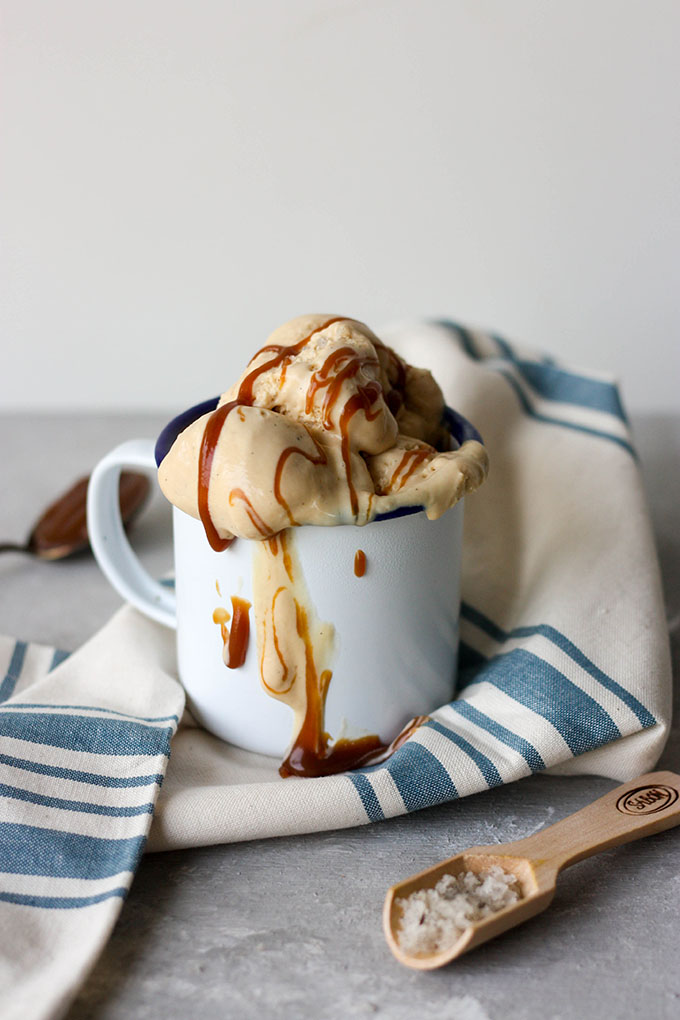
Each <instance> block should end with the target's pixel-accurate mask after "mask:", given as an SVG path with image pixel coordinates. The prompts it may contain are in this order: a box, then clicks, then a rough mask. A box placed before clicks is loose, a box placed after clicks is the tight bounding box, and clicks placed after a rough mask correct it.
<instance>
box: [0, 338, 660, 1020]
mask: <svg viewBox="0 0 680 1020" xmlns="http://www.w3.org/2000/svg"><path fill="white" fill-rule="evenodd" d="M381 335H382V337H383V338H384V339H385V340H386V341H387V342H388V343H391V344H392V345H393V346H394V347H395V348H396V349H397V350H399V351H400V353H402V354H403V355H404V356H405V357H406V358H407V359H408V360H409V361H410V362H412V363H413V364H417V365H422V366H425V367H428V368H430V369H432V371H433V373H434V374H435V376H436V378H437V379H438V381H439V382H440V384H441V385H442V388H443V390H444V393H445V396H446V398H447V402H448V403H449V404H451V405H452V406H454V407H457V408H459V409H460V410H461V411H462V412H463V413H464V414H465V415H466V416H467V417H469V418H470V419H471V420H472V421H473V422H474V423H475V424H476V425H477V426H478V427H479V429H480V431H481V432H482V435H483V436H484V440H485V442H486V445H487V447H488V450H489V455H490V460H491V473H490V476H489V479H488V481H487V482H486V483H485V484H484V486H483V487H482V488H481V489H480V491H479V492H478V493H476V494H475V495H474V496H472V497H468V505H467V507H466V523H465V554H464V563H463V605H462V613H461V659H460V684H459V691H458V695H457V697H456V699H455V700H454V701H453V702H451V703H450V704H448V705H444V706H442V707H441V708H440V709H439V710H438V711H437V712H434V713H433V714H432V715H431V717H430V718H429V721H428V722H426V723H425V724H424V725H423V726H421V727H420V728H419V729H418V730H417V731H416V732H415V733H414V734H413V735H412V736H411V738H410V739H409V740H408V741H407V742H406V743H405V744H404V745H403V746H402V747H401V748H400V749H399V751H397V752H396V754H395V755H394V756H393V757H392V758H391V759H390V760H389V761H387V762H385V763H384V764H383V765H380V766H376V767H373V768H369V769H362V770H360V771H358V772H354V773H351V774H347V775H340V776H331V777H327V778H322V779H310V780H284V781H282V780H280V779H279V777H278V775H277V772H276V765H277V763H276V762H274V761H272V760H271V759H268V758H262V757H259V756H257V755H253V754H249V753H247V752H244V751H240V750H238V749H236V748H232V747H229V746H228V745H225V744H223V743H221V742H220V741H218V740H216V739H215V738H213V737H211V736H210V735H208V734H207V733H205V732H204V731H203V730H201V729H199V728H197V727H196V726H195V725H194V724H193V722H192V720H191V718H190V717H189V716H188V714H187V713H184V714H183V707H184V697H183V693H182V690H181V688H180V686H179V684H178V683H177V681H176V679H175V664H174V648H173V636H172V635H171V634H170V633H169V632H167V631H165V630H164V629H163V628H162V627H160V626H158V625H156V624H154V623H152V622H150V621H148V620H146V619H144V618H142V617H141V616H140V615H139V614H138V613H137V612H136V611H135V610H133V609H131V608H129V607H124V608H123V609H122V610H121V611H120V612H119V613H118V614H117V616H116V617H114V619H113V620H112V621H111V622H110V624H109V625H108V626H107V627H106V628H105V629H104V630H103V631H102V632H100V634H98V635H97V636H96V637H95V638H94V639H93V640H92V641H90V642H89V643H88V644H87V645H86V646H85V647H83V648H82V649H80V650H79V651H78V652H77V653H75V654H74V655H72V656H70V657H68V658H66V659H65V660H64V661H62V659H63V654H62V653H59V652H54V650H53V649H46V648H41V647H37V646H29V647H26V646H25V645H24V644H22V643H21V642H14V641H9V640H5V641H4V642H0V701H1V702H2V704H0V767H1V771H0V812H2V814H1V815H0V939H2V942H3V946H2V949H3V952H2V954H0V957H3V962H0V975H1V980H2V987H3V1017H8V1018H9V1017H11V1018H14V1017H16V1018H19V1017H21V1018H22V1020H27V1018H33V1017H55V1016H59V1015H60V1014H61V1013H62V1012H63V1010H64V1009H65V1008H66V1007H67V1006H68V1003H69V1001H70V999H71V997H72V996H73V994H74V992H75V991H76V990H77V987H78V985H79V983H80V982H81V981H82V980H83V977H84V975H85V974H86V973H87V970H88V968H89V967H90V966H91V965H92V963H93V961H94V959H95V958H96V955H97V953H98V952H99V950H100V949H101V946H102V945H103V943H104V941H105V939H106V937H107V935H108V933H109V931H110V929H111V927H112V925H113V923H114V922H115V917H116V914H117V912H118V910H119V908H120V903H121V900H122V897H123V896H124V895H125V892H126V890H127V888H128V887H129V884H130V882H131V880H132V876H133V874H134V870H135V867H136V865H137V862H138V860H139V857H140V855H141V853H142V851H143V849H144V847H145V846H146V847H147V848H148V849H152V850H165V849H175V848H178V847H187V846H194V845H199V844H208V843H216V842H226V841H234V840H242V839H252V838H259V837H266V836H275V835H283V834H289V833H300V832H309V831H315V830H322V829H332V828H339V827H344V826H351V825H360V824H364V823H367V822H371V821H378V820H380V819H383V818H387V817H391V816H394V815H398V814H403V813H405V812H408V811H415V810H417V809H419V808H423V807H427V806H430V805H434V804H438V803H441V802H443V801H447V800H451V799H453V798H456V797H463V796H468V795H470V794H473V793H478V792H481V791H483V790H486V789H488V788H490V787H492V786H497V785H499V784H502V783H508V782H513V781H514V780H517V779H521V778H522V777H524V776H528V775H530V774H532V773H533V772H540V771H545V770H552V771H553V772H560V773H562V774H575V773H579V772H580V773H595V774H599V775H605V776H609V777H611V778H613V779H619V780H624V779H627V778H631V777H633V776H635V775H636V774H639V773H641V772H645V771H648V770H649V769H651V768H652V767H653V766H654V764H655V762H656V760H657V759H658V757H659V754H660V752H661V750H662V748H663V745H664V743H665V740H666V737H667V734H668V728H669V721H670V694H671V681H670V655H669V643H668V635H667V630H666V625H665V618H664V611H663V602H662V595H661V588H660V581H659V572H658V566H657V561H656V552H655V548H654V542H653V537H652V533H651V528H650V522H649V518H648V513H647V509H646V503H645V497H644V493H643V490H642V483H641V478H640V473H639V467H638V464H637V460H636V455H635V450H634V445H633V441H632V438H631V434H630V429H629V426H628V423H627V422H626V418H625V415H624V412H623V409H622V406H621V401H620V399H619V395H618V391H617V389H616V387H615V386H614V385H613V384H612V383H611V382H610V381H609V380H608V379H605V378H593V377H592V376H589V375H585V374H583V373H581V372H577V371H574V370H571V369H566V368H564V367H562V366H560V365H558V364H556V363H555V362H554V361H553V360H552V359H549V358H546V357H543V356H540V355H539V356H537V355H536V354H534V353H532V352H528V351H525V350H523V349H520V348H517V347H514V346H511V345H510V344H509V343H508V342H507V341H505V340H502V339H501V338H499V337H497V336H494V335H492V334H488V333H484V332H481V331H478V330H469V329H465V328H463V327H461V326H458V325H455V324H454V323H450V322H438V323H415V324H414V323H410V324H404V325H398V326H394V327H391V328H389V329H386V330H383V331H382V333H381ZM3 678H4V679H3ZM179 720H181V722H180V724H179V727H178V721H179ZM176 729H177V732H175V730H176ZM171 741H172V762H171V765H170V767H169V769H168V772H167V775H166V776H165V780H164V781H163V776H164V774H165V770H166V765H167V762H168V754H169V751H170V745H171ZM161 782H163V786H162V789H161ZM152 819H153V820H152ZM3 968H4V970H3ZM7 989H10V991H9V992H8V991H6V990H7Z"/></svg>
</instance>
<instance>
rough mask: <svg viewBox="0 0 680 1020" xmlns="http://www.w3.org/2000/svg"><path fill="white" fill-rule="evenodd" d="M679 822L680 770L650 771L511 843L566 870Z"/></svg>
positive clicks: (515, 849) (517, 850) (542, 861)
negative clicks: (557, 820)
mask: <svg viewBox="0 0 680 1020" xmlns="http://www.w3.org/2000/svg"><path fill="white" fill-rule="evenodd" d="M674 825H680V776H678V775H676V774H675V773H674V772H648V773H647V774H646V775H644V776H638V777H637V778H636V779H632V780H631V781H630V782H628V783H623V784H622V785H621V786H617V787H616V789H614V790H611V791H610V792H609V793H606V794H605V795H604V797H600V798H599V799H598V800H596V801H593V803H592V804H589V805H588V806H587V807H584V808H582V809H581V810H580V811H576V812H575V814H573V815H569V816H568V817H567V818H563V819H562V821H560V822H556V823H555V825H550V826H548V828H547V829H542V830H541V831H540V832H537V833H535V834H534V835H533V836H529V837H528V838H527V839H523V840H519V841H518V842H517V843H513V844H512V851H513V853H515V854H518V855H521V856H525V857H529V858H531V859H532V860H534V861H536V862H537V863H539V862H540V864H541V865H545V866H548V867H549V868H550V869H551V870H552V869H555V871H558V872H559V871H561V870H562V868H566V867H569V865H570V864H575V863H576V862H577V861H582V860H583V859H584V858H585V857H590V856H591V855H592V854H596V853H599V852H600V850H608V849H609V848H610V847H613V846H618V845H619V844H621V843H631V842H632V841H633V840H635V839H642V837H643V836H651V835H652V834H653V833H655V832H662V831H663V830H664V829H670V828H672V827H673V826H674Z"/></svg>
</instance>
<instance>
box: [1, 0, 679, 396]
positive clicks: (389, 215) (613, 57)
mask: <svg viewBox="0 0 680 1020" xmlns="http://www.w3.org/2000/svg"><path fill="white" fill-rule="evenodd" d="M1 10H2V26H1V27H2V54H1V58H2V59H1V63H2V71H1V75H2V81H1V88H2V108H1V113H0V128H1V133H2V209H1V213H0V231H1V234H2V243H3V249H4V255H3V258H4V269H3V293H4V298H3V300H2V309H1V310H0V331H1V332H0V335H1V337H2V345H3V353H2V358H3V361H2V365H3V370H2V372H0V402H1V403H2V406H4V407H6V408H27V409H30V408H35V407H36V406H41V407H48V408H65V409H66V408H73V407H79V408H80V407H83V408H85V407H88V408H89V407H93V406H99V407H103V408H117V407H124V408H144V407H148V408H152V409H161V408H162V409H170V410H176V409H179V408H181V407H184V406H186V405H188V404H190V403H194V402H195V401H196V400H199V399H203V398H204V397H207V396H210V395H212V394H213V393H216V392H218V391H219V390H222V389H224V388H226V386H227V385H228V384H229V383H230V381H231V379H232V376H234V375H235V374H236V373H237V372H239V371H240V369H241V368H242V366H243V364H244V362H245V360H246V359H247V358H248V356H249V354H250V353H251V352H252V351H253V350H254V349H255V348H256V347H258V346H260V345H261V343H262V342H263V341H264V338H265V336H266V335H267V333H268V332H270V330H271V329H273V328H274V327H275V326H276V325H278V324H279V323H280V322H282V321H284V320H285V319H287V318H289V317H291V316H292V315H296V314H299V313H300V312H303V311H310V310H315V311H316V310H320V311H326V310H328V311H331V312H334V311H336V310H337V311H340V312H342V313H345V314H349V315H352V316H354V317H356V318H360V319H364V320H365V321H367V322H368V323H369V324H370V325H372V326H373V327H374V328H377V327H379V325H380V323H382V322H385V321H388V320H392V319H395V318H402V317H404V316H428V317H430V316H449V317H453V318H458V319H459V320H462V321H464V322H467V323H469V324H477V325H482V326H488V327H491V328H494V329H496V330H497V331H499V332H501V333H503V334H504V335H506V336H507V337H508V338H509V339H514V340H518V341H521V342H523V343H525V344H529V345H532V346H536V347H541V348H544V349H546V350H548V351H550V352H551V353H552V354H554V355H556V356H558V357H561V358H563V359H566V360H567V361H569V362H571V363H573V364H575V365H577V366H580V367H585V368H590V369H595V370H605V371H611V372H613V373H614V374H615V375H616V376H618V377H619V379H620V380H621V382H622V385H623V393H624V399H625V400H626V403H627V405H628V407H629V409H630V410H633V411H643V412H647V411H659V412H661V411H668V410H673V409H677V408H678V407H679V406H680V401H679V400H678V384H679V383H680V354H679V351H680V278H679V276H680V274H679V267H680V199H679V189H678V184H679V177H680V173H679V167H680V111H679V107H680V90H679V84H680V72H679V66H680V57H679V53H680V3H678V2H677V0H569V2H566V0H565V2H562V3H558V2H550V3H548V2H546V0H514V2H507V0H285V2H284V0H279V2H277V0H191V2H189V0H186V2H181V0H58V2H55V0H3V2H2V4H1Z"/></svg>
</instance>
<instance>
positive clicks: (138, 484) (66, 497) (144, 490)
mask: <svg viewBox="0 0 680 1020" xmlns="http://www.w3.org/2000/svg"><path fill="white" fill-rule="evenodd" d="M89 481H90V479H89V477H85V478H79V479H78V481H77V482H75V484H74V485H72V486H71V488H70V489H69V490H68V491H67V492H65V493H63V495H61V496H60V497H59V498H58V499H57V500H55V502H54V503H51V504H50V505H49V506H48V508H47V510H45V512H44V513H43V514H42V515H41V516H40V518H39V519H38V520H37V521H36V523H35V524H34V526H33V529H32V530H31V533H30V535H29V536H28V538H27V539H26V541H25V542H24V543H17V542H2V543H0V553H3V552H20V553H28V554H29V555H31V556H37V557H38V558H39V559H42V560H63V559H65V558H66V557H67V556H72V555H73V554H74V553H77V552H80V551H82V550H83V549H87V548H89V541H88V537H87V509H86V507H87V486H88V483H89ZM149 489H150V482H149V479H148V478H147V477H146V475H141V474H138V473H137V472H135V471H123V473H122V474H121V476H120V512H121V516H122V518H123V523H124V524H126V525H128V524H130V522H131V521H132V520H133V519H134V518H135V517H136V516H137V514H138V513H139V511H140V510H141V508H142V506H143V505H144V503H145V502H146V498H147V496H148V494H149Z"/></svg>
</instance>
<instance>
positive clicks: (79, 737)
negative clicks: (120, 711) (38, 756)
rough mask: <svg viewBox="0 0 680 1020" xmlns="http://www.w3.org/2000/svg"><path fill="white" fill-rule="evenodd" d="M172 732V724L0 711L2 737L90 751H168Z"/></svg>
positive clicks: (113, 753) (138, 752)
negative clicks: (160, 724)
mask: <svg viewBox="0 0 680 1020" xmlns="http://www.w3.org/2000/svg"><path fill="white" fill-rule="evenodd" d="M95 711H96V709H95ZM173 732H174V728H173V727H172V726H167V727H165V726H164V727H155V726H147V725H144V724H142V723H137V722H133V721H131V720H126V721H124V720H122V719H111V718H108V719H102V718H100V717H97V716H78V715H73V714H70V713H69V714H66V713H55V714H51V713H48V712H17V711H11V712H10V711H7V710H6V709H4V710H0V736H2V737H13V738H14V739H15V740H26V741H29V742H31V743H33V744H48V745H50V746H51V747H64V748H68V749H69V750H71V751H86V752H88V753H89V754H112V755H123V754H125V755H130V754H134V755H158V754H169V753H170V737H171V735H172V733H173Z"/></svg>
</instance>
